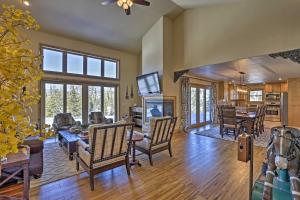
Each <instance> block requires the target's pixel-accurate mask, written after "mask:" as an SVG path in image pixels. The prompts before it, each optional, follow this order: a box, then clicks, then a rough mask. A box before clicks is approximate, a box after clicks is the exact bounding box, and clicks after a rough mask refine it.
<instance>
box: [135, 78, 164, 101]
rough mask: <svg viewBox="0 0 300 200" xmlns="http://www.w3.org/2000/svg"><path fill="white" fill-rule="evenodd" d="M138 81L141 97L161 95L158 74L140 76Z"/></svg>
mask: <svg viewBox="0 0 300 200" xmlns="http://www.w3.org/2000/svg"><path fill="white" fill-rule="evenodd" d="M136 81H137V84H138V90H139V94H140V96H147V95H155V94H160V85H159V77H158V72H154V73H150V74H145V75H142V76H138V77H137V78H136Z"/></svg>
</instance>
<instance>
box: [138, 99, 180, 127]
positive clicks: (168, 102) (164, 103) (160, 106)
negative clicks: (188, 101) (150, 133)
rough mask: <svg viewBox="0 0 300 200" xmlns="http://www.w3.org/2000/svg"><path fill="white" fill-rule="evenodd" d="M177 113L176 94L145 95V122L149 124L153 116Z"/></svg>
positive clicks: (172, 115)
mask: <svg viewBox="0 0 300 200" xmlns="http://www.w3.org/2000/svg"><path fill="white" fill-rule="evenodd" d="M175 115H176V97H175V96H147V97H143V124H148V123H149V121H150V118H151V117H164V116H171V117H174V116H175Z"/></svg>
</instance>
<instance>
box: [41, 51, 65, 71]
mask: <svg viewBox="0 0 300 200" xmlns="http://www.w3.org/2000/svg"><path fill="white" fill-rule="evenodd" d="M43 55H44V60H43V69H44V70H45V71H52V72H62V71H63V53H62V52H61V51H53V50H49V49H43Z"/></svg>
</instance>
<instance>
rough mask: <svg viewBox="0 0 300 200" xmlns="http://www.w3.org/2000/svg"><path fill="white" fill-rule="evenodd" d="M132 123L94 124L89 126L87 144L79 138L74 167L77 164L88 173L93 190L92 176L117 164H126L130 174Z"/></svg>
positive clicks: (77, 167)
mask: <svg viewBox="0 0 300 200" xmlns="http://www.w3.org/2000/svg"><path fill="white" fill-rule="evenodd" d="M133 128H134V123H115V124H108V125H103V124H94V125H90V126H89V144H86V143H85V142H83V141H82V140H79V141H78V143H77V148H76V155H75V158H76V169H77V171H78V170H79V165H80V166H81V167H82V168H83V169H84V170H85V171H86V172H87V173H88V174H89V178H90V187H91V190H94V176H95V175H96V174H98V173H101V172H104V171H107V170H110V169H113V168H115V167H119V166H123V165H125V166H126V169H127V174H128V175H130V166H129V150H130V145H131V139H132V134H133Z"/></svg>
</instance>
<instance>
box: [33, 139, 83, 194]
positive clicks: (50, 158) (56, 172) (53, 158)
mask: <svg viewBox="0 0 300 200" xmlns="http://www.w3.org/2000/svg"><path fill="white" fill-rule="evenodd" d="M82 172H83V170H82V168H80V169H79V172H77V171H76V164H75V160H72V161H70V160H69V157H68V155H67V154H66V153H65V152H64V151H63V149H62V148H61V147H60V146H59V145H58V142H55V143H45V145H44V171H43V174H42V177H41V178H39V179H32V180H31V181H30V187H31V188H34V187H38V186H41V185H44V184H47V183H51V182H54V181H58V180H61V179H64V178H68V177H71V176H74V175H77V174H80V173H82Z"/></svg>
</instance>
